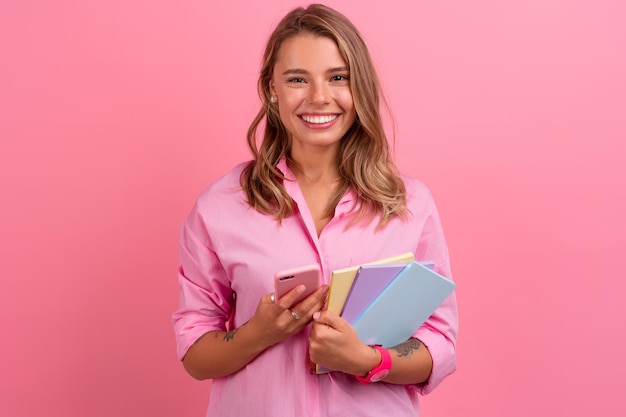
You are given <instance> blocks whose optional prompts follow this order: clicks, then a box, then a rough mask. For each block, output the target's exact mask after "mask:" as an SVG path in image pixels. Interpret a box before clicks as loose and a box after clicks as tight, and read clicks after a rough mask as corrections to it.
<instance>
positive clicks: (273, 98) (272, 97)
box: [270, 95, 278, 103]
mask: <svg viewBox="0 0 626 417" xmlns="http://www.w3.org/2000/svg"><path fill="white" fill-rule="evenodd" d="M270 101H271V102H272V103H276V102H277V101H278V97H276V96H275V95H272V96H271V97H270Z"/></svg>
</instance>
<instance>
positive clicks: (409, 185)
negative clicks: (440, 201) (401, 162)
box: [400, 175, 435, 209]
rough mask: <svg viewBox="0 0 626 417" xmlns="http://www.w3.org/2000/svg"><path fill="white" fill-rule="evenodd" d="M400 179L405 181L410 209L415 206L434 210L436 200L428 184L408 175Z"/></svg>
mask: <svg viewBox="0 0 626 417" xmlns="http://www.w3.org/2000/svg"><path fill="white" fill-rule="evenodd" d="M400 178H402V181H404V186H405V188H406V202H407V206H408V207H409V209H411V208H412V207H413V206H415V205H418V206H422V207H424V206H429V207H433V208H434V203H435V202H434V198H433V195H432V193H431V192H430V189H429V188H428V187H427V186H426V184H424V183H423V182H422V181H420V180H418V179H416V178H413V177H410V176H408V175H401V176H400Z"/></svg>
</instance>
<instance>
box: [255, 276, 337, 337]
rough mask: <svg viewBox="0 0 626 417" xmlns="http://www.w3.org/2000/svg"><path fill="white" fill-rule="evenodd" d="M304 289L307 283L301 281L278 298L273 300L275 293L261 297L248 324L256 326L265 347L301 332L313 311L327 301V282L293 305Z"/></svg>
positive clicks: (317, 309)
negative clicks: (300, 283)
mask: <svg viewBox="0 0 626 417" xmlns="http://www.w3.org/2000/svg"><path fill="white" fill-rule="evenodd" d="M305 289H306V288H305V287H304V285H298V286H297V287H296V288H294V289H292V290H291V291H289V292H288V293H287V294H285V295H284V296H283V297H281V298H280V300H276V302H272V298H271V296H273V295H272V294H265V295H264V296H263V297H261V300H260V301H259V305H258V306H257V309H256V312H255V313H254V316H253V317H252V318H251V319H250V321H249V322H248V325H249V326H251V327H254V328H255V329H256V332H257V333H258V338H259V340H260V341H261V343H263V344H264V345H266V347H269V346H272V345H274V344H276V343H279V342H282V341H283V340H285V339H287V338H288V337H290V336H292V335H294V334H296V333H298V332H300V331H301V330H302V329H304V328H305V327H306V326H307V325H308V324H309V323H310V322H311V320H312V318H313V314H314V313H315V312H319V311H320V309H321V308H322V306H323V305H324V303H325V302H326V295H327V294H328V286H327V285H324V286H322V287H320V288H318V289H317V290H316V291H315V292H314V293H313V294H311V295H310V296H308V297H307V298H305V299H304V300H302V301H301V302H300V303H298V304H295V305H293V306H292V304H293V303H294V302H295V301H296V300H297V299H298V297H300V295H301V294H302V293H303V292H304V291H305ZM296 317H297V318H296Z"/></svg>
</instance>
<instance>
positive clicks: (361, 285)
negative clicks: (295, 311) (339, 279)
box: [341, 262, 433, 323]
mask: <svg viewBox="0 0 626 417" xmlns="http://www.w3.org/2000/svg"><path fill="white" fill-rule="evenodd" d="M420 263H421V264H422V265H424V266H426V267H428V268H430V269H432V267H433V264H432V262H420ZM406 265H407V264H376V265H362V266H361V267H360V268H359V270H358V271H357V274H356V276H355V278H354V282H353V283H352V288H350V292H349V293H348V297H347V298H346V302H345V303H344V305H343V310H342V312H341V317H343V318H344V319H346V320H347V321H348V322H349V323H354V320H355V319H356V318H357V317H358V316H359V315H360V314H361V313H362V312H363V311H364V310H365V309H366V308H367V307H368V306H369V305H370V304H371V302H372V301H374V299H375V298H376V297H378V295H379V294H380V293H381V292H383V290H384V289H385V288H386V287H387V285H389V283H391V281H393V279H394V278H395V277H396V276H397V275H398V274H399V273H400V272H401V271H402V270H403V269H404V268H405V267H406Z"/></svg>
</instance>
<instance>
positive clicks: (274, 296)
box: [270, 292, 276, 303]
mask: <svg viewBox="0 0 626 417" xmlns="http://www.w3.org/2000/svg"><path fill="white" fill-rule="evenodd" d="M270 301H271V302H272V303H275V302H276V295H275V294H274V293H273V292H271V293H270Z"/></svg>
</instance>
